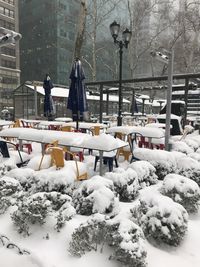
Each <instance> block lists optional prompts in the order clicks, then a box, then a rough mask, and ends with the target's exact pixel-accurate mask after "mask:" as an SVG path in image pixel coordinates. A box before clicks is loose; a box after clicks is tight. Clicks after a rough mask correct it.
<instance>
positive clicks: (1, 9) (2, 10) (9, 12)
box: [0, 7, 14, 18]
mask: <svg viewBox="0 0 200 267" xmlns="http://www.w3.org/2000/svg"><path fill="white" fill-rule="evenodd" d="M0 13H1V14H3V15H5V16H7V17H11V18H14V11H13V10H10V9H8V8H5V7H0Z"/></svg>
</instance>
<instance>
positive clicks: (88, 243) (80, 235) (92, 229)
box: [69, 214, 107, 257]
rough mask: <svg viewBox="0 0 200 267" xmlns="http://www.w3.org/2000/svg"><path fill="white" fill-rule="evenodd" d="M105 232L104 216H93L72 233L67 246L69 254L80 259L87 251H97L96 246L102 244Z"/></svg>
mask: <svg viewBox="0 0 200 267" xmlns="http://www.w3.org/2000/svg"><path fill="white" fill-rule="evenodd" d="M106 230H107V229H106V218H105V216H104V215H102V214H95V215H94V216H93V217H92V218H90V219H89V220H87V221H86V222H85V223H82V224H81V225H80V226H79V227H78V228H77V229H75V231H74V232H73V234H72V240H71V242H70V244H69V252H70V254H72V255H74V256H77V257H81V256H82V255H84V254H85V253H86V252H87V251H92V250H95V251H97V247H98V245H100V244H101V243H104V240H105V236H106Z"/></svg>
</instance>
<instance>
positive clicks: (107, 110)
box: [106, 90, 109, 115]
mask: <svg viewBox="0 0 200 267" xmlns="http://www.w3.org/2000/svg"><path fill="white" fill-rule="evenodd" d="M106 115H109V90H107V91H106Z"/></svg>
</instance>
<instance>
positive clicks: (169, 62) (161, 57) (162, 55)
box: [151, 47, 174, 151]
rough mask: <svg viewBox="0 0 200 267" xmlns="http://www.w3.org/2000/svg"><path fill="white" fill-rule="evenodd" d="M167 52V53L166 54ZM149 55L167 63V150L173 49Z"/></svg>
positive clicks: (166, 148) (166, 143)
mask: <svg viewBox="0 0 200 267" xmlns="http://www.w3.org/2000/svg"><path fill="white" fill-rule="evenodd" d="M166 54H167V55H166ZM151 56H153V57H155V58H156V59H157V60H159V61H161V62H164V63H166V64H167V65H168V89H167V110H166V126H165V150H167V151H169V150H170V147H169V138H170V121H171V102H172V83H173V65H174V49H173V47H172V48H171V51H164V53H162V52H155V51H152V52H151Z"/></svg>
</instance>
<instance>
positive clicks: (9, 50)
mask: <svg viewBox="0 0 200 267" xmlns="http://www.w3.org/2000/svg"><path fill="white" fill-rule="evenodd" d="M1 53H2V54H5V55H9V56H13V57H15V49H14V48H9V47H5V46H4V47H2V48H1Z"/></svg>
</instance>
